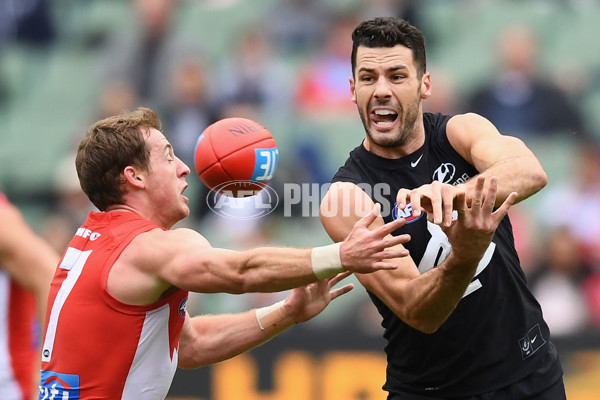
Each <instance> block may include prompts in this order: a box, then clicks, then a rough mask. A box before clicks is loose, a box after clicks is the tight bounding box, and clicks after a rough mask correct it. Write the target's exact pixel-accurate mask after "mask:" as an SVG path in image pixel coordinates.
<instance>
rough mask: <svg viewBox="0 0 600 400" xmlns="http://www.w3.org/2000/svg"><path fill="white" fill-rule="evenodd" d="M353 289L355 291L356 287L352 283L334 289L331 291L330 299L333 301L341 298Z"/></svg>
mask: <svg viewBox="0 0 600 400" xmlns="http://www.w3.org/2000/svg"><path fill="white" fill-rule="evenodd" d="M352 289H354V285H353V284H351V283H349V284H347V285H344V286H342V287H341V288H336V289H333V290H331V291H329V296H330V299H331V300H333V299H336V298H338V297H340V296H341V295H343V294H346V293H348V292H349V291H351V290H352Z"/></svg>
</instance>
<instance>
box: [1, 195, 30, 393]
mask: <svg viewBox="0 0 600 400" xmlns="http://www.w3.org/2000/svg"><path fill="white" fill-rule="evenodd" d="M1 203H8V200H7V199H6V197H4V195H3V194H2V193H0V204H1ZM0 223H2V222H1V221H0ZM36 318H37V316H36V312H35V300H34V298H33V294H32V293H31V292H30V291H27V290H25V289H24V288H23V287H21V286H19V285H18V284H17V283H16V282H15V281H14V280H13V279H11V277H10V275H9V274H8V272H6V271H5V270H4V269H3V268H2V265H0V399H3V400H24V399H31V396H32V395H33V392H32V389H33V371H34V363H36V362H37V360H38V353H37V351H38V348H37V341H38V340H37V339H38V335H36V332H37V328H38V325H37V322H36Z"/></svg>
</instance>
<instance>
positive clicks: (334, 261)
mask: <svg viewBox="0 0 600 400" xmlns="http://www.w3.org/2000/svg"><path fill="white" fill-rule="evenodd" d="M341 245H342V243H334V244H330V245H328V246H320V247H313V249H312V252H311V253H310V258H311V261H312V268H313V271H314V273H315V276H316V277H317V278H319V280H321V279H325V278H329V277H332V276H334V275H335V274H339V273H340V272H344V271H345V269H344V267H342V259H341V257H340V247H341Z"/></svg>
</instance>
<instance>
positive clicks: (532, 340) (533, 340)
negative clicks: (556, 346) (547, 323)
mask: <svg viewBox="0 0 600 400" xmlns="http://www.w3.org/2000/svg"><path fill="white" fill-rule="evenodd" d="M535 339H537V335H535V336H534V337H533V339H531V343H534V342H535Z"/></svg>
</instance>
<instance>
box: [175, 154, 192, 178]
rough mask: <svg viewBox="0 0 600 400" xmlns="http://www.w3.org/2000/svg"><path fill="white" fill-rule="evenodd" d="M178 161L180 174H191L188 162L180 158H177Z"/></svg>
mask: <svg viewBox="0 0 600 400" xmlns="http://www.w3.org/2000/svg"><path fill="white" fill-rule="evenodd" d="M177 161H178V162H179V168H178V171H179V175H180V176H188V175H189V174H190V167H188V166H187V164H186V163H184V162H183V161H181V160H180V159H179V158H177Z"/></svg>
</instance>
